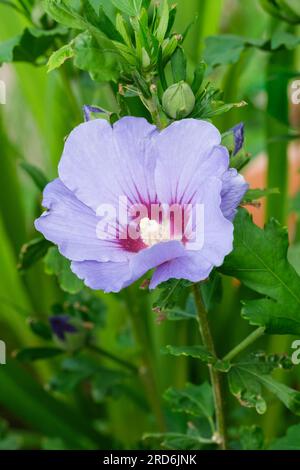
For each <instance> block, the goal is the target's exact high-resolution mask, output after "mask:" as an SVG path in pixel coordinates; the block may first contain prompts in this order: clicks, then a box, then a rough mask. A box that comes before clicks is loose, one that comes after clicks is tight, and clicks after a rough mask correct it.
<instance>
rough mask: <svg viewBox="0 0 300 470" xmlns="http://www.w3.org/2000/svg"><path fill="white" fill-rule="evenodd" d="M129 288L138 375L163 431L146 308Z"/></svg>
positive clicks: (162, 415)
mask: <svg viewBox="0 0 300 470" xmlns="http://www.w3.org/2000/svg"><path fill="white" fill-rule="evenodd" d="M131 289H132V288H130V287H129V288H128V289H127V290H126V303H127V308H128V313H129V315H130V318H131V321H132V326H133V330H134V335H135V338H136V340H137V343H138V344H139V347H140V348H141V356H142V365H141V367H140V369H139V372H140V377H141V380H142V382H143V385H144V387H145V390H146V393H147V396H148V400H149V403H150V405H151V407H152V410H153V413H154V415H155V418H156V422H157V425H158V428H159V430H160V432H165V431H166V423H165V416H164V412H163V409H162V404H161V397H160V394H159V390H158V385H157V381H156V376H155V371H154V366H153V345H152V344H151V341H150V338H149V335H148V329H147V328H146V327H145V322H144V320H145V315H146V313H147V308H145V305H144V303H143V304H142V305H141V306H140V305H139V304H138V303H137V297H136V296H134V297H133V296H132V294H131ZM139 300H140V299H139Z"/></svg>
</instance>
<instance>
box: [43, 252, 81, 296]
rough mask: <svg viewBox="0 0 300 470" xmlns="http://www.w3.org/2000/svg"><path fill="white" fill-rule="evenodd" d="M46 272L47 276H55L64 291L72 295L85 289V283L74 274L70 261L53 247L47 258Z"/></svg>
mask: <svg viewBox="0 0 300 470" xmlns="http://www.w3.org/2000/svg"><path fill="white" fill-rule="evenodd" d="M45 271H46V273H47V274H55V275H56V276H57V277H58V281H59V284H60V287H61V288H62V290H64V291H66V292H69V293H70V294H76V293H77V292H79V291H80V290H81V289H82V288H83V287H84V285H83V282H82V281H81V280H80V279H78V277H76V276H75V274H74V273H72V271H71V268H70V261H69V260H67V259H66V258H64V257H63V256H62V255H61V254H60V253H59V251H58V249H57V248H56V247H55V246H53V247H51V248H50V249H49V251H48V253H47V255H46V257H45Z"/></svg>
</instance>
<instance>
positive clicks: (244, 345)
mask: <svg viewBox="0 0 300 470" xmlns="http://www.w3.org/2000/svg"><path fill="white" fill-rule="evenodd" d="M264 332H265V328H264V327H263V326H261V327H259V328H257V329H256V330H254V331H252V333H250V335H249V336H247V338H245V339H244V340H243V341H241V342H240V343H239V344H238V345H237V346H235V347H234V348H233V349H232V350H231V351H229V353H228V354H226V356H224V357H223V359H222V360H223V361H231V359H233V358H234V357H235V356H237V355H238V354H240V353H241V352H242V351H244V349H246V348H248V346H250V345H251V344H252V343H254V341H256V340H257V339H258V338H260V337H261V336H262V335H263V334H264Z"/></svg>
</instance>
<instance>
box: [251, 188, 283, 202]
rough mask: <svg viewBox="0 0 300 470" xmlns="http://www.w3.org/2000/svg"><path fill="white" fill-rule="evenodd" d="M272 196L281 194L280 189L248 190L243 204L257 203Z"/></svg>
mask: <svg viewBox="0 0 300 470" xmlns="http://www.w3.org/2000/svg"><path fill="white" fill-rule="evenodd" d="M271 194H280V192H279V189H278V188H266V189H248V191H247V192H246V194H245V196H244V198H243V202H252V201H257V199H261V198H263V197H267V196H270V195H271Z"/></svg>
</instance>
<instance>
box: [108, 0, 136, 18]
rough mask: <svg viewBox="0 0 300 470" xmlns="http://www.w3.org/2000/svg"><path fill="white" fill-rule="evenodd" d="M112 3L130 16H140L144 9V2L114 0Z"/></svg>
mask: <svg viewBox="0 0 300 470" xmlns="http://www.w3.org/2000/svg"><path fill="white" fill-rule="evenodd" d="M112 3H113V4H114V5H115V6H116V7H117V8H118V10H120V11H122V12H123V13H126V15H129V16H138V15H139V13H140V11H141V8H142V0H112Z"/></svg>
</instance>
